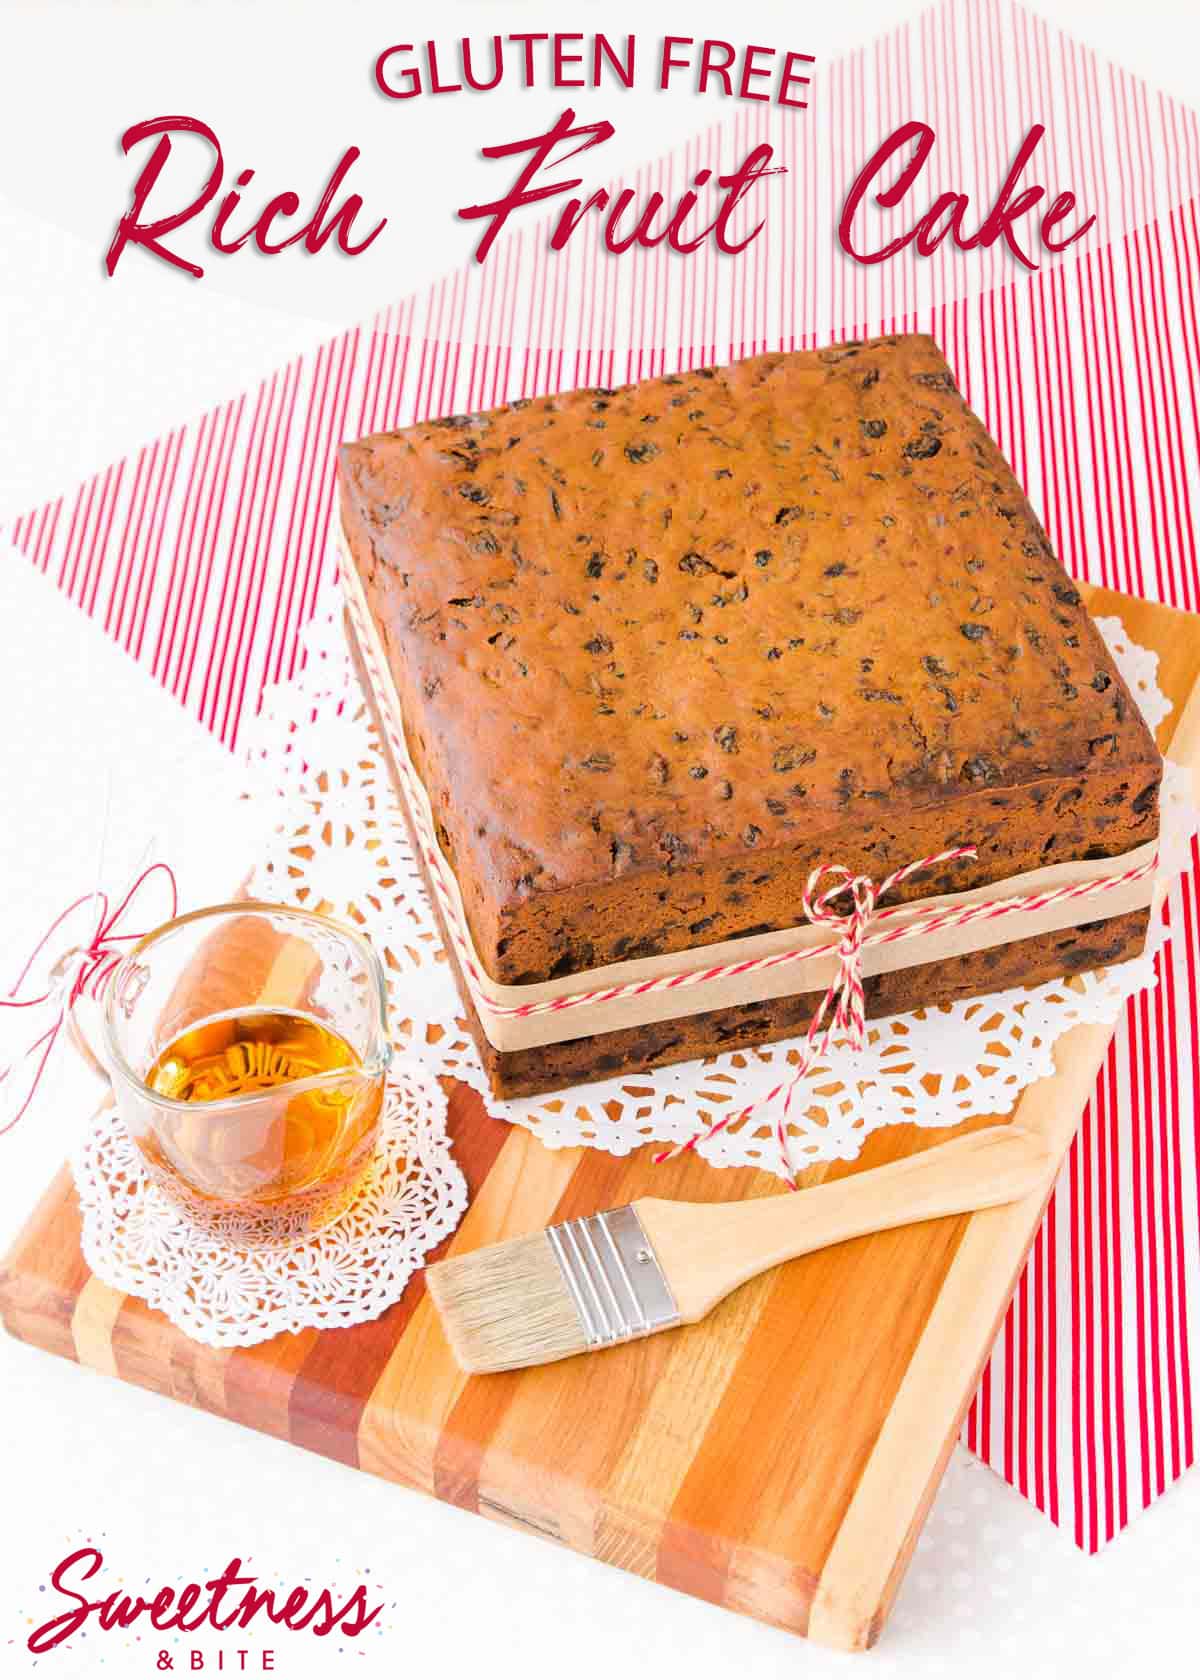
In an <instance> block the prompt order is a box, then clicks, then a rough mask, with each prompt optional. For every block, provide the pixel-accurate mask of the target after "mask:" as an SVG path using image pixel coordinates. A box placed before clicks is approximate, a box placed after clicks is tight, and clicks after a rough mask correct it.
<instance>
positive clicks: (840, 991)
mask: <svg viewBox="0 0 1200 1680" xmlns="http://www.w3.org/2000/svg"><path fill="white" fill-rule="evenodd" d="M976 856H978V853H977V852H976V850H975V847H974V846H956V847H954V848H953V850H951V851H947V852H937V853H935V854H934V855H933V856H932V857H927V858H918V859H917V860H916V862H915V863H908V864H905V866H904V867H903V868H902V869H895V870H893V871H892V873H891V874H890V875H885V876H884V878H883V880H882V881H879V882H878V883H877V882H875V881H873V880H872V879H871V877H870V876H869V875H854V874H852V873H851V871H850V870H849V869H845V868H843V867H842V865H841V864H828V863H824V864H819V865H818V866H817V868H816V869H814V870H813V872H812V874H811V875H810V876H809V877H808V881H807V882H806V884H805V888H804V893H803V896H802V898H801V903H802V905H803V908H804V914H805V916H806V917H807V918H808V920H809V921H810V922H811V923H813V924H814V925H815V926H818V927H828V928H832V929H838V930H839V931H840V933H841V938H840V939H839V940H838V943H837V947H836V951H835V955H836V958H837V969H836V972H835V973H834V976H833V979H832V980H831V981H830V982H829V986H828V988H827V989H826V992H825V995H824V997H823V998H822V999H821V1001H820V1003H819V1004H818V1005H817V1007H816V1009H815V1010H814V1012H813V1016H812V1019H811V1021H810V1022H809V1023H808V1031H807V1032H806V1033H805V1036H804V1044H803V1046H802V1048H801V1050H800V1053H799V1058H798V1060H797V1061H796V1062H795V1063H794V1065H793V1066H792V1068H791V1071H790V1073H789V1075H788V1077H787V1078H786V1079H782V1080H780V1082H779V1084H778V1085H776V1086H775V1087H774V1089H773V1090H770V1091H768V1092H767V1094H766V1096H765V1097H762V1098H760V1099H759V1100H758V1101H757V1102H752V1103H749V1104H747V1106H746V1107H745V1108H743V1109H740V1110H738V1111H736V1112H735V1113H733V1114H728V1115H726V1116H725V1117H724V1119H721V1120H718V1121H716V1122H715V1124H713V1125H711V1126H706V1127H705V1128H704V1129H703V1130H702V1131H699V1132H695V1133H694V1134H693V1135H692V1136H691V1137H690V1138H688V1140H687V1142H686V1143H679V1144H676V1145H675V1147H674V1148H673V1149H665V1150H663V1152H662V1153H661V1154H660V1155H656V1156H655V1157H654V1160H655V1163H656V1164H657V1163H659V1162H661V1161H671V1160H674V1158H675V1157H676V1156H677V1155H682V1154H683V1153H684V1152H685V1151H686V1150H689V1149H695V1147H696V1145H697V1144H698V1143H699V1142H700V1140H701V1139H702V1138H708V1137H715V1136H716V1134H717V1133H718V1132H723V1131H725V1130H726V1129H727V1128H729V1127H730V1126H738V1125H740V1124H741V1123H742V1121H743V1120H746V1119H748V1118H749V1116H750V1115H751V1114H753V1113H754V1111H755V1110H756V1109H758V1108H766V1107H768V1106H769V1105H770V1104H771V1103H774V1102H777V1101H778V1100H779V1099H780V1098H781V1097H782V1099H783V1102H782V1105H781V1108H780V1110H779V1113H778V1114H777V1116H776V1119H775V1141H776V1143H777V1144H778V1147H779V1156H780V1160H781V1162H782V1164H783V1172H784V1177H785V1179H786V1180H787V1184H788V1188H789V1189H791V1190H796V1189H798V1188H799V1186H798V1184H797V1182H796V1169H795V1165H794V1163H793V1160H792V1150H791V1142H790V1138H789V1133H788V1114H789V1111H790V1109H791V1106H792V1098H793V1097H794V1095H795V1092H796V1087H797V1085H798V1084H799V1083H800V1081H801V1080H802V1079H803V1078H804V1076H805V1074H806V1073H808V1072H809V1071H810V1069H811V1068H813V1067H814V1066H815V1065H816V1064H817V1063H819V1062H820V1061H822V1060H823V1059H824V1057H825V1056H826V1055H827V1054H828V1053H829V1045H830V1041H831V1040H832V1038H833V1035H834V1033H846V1034H847V1036H848V1039H849V1044H850V1048H851V1049H852V1050H854V1051H859V1050H861V1049H862V1047H863V1040H864V1037H865V1034H866V1010H865V998H864V994H863V983H862V953H863V946H864V944H865V943H867V937H868V934H869V933H870V931H871V928H872V924H873V923H874V921H875V919H876V906H877V905H878V903H879V900H880V899H881V898H883V897H885V896H886V894H888V893H889V892H891V891H892V889H893V888H894V887H898V886H899V885H900V883H901V881H906V880H907V879H908V877H909V876H910V875H916V874H918V873H920V872H921V871H922V870H925V869H932V868H933V867H934V866H935V865H936V864H939V863H951V862H954V861H956V860H957V859H959V858H973V857H976ZM826 877H828V878H829V879H830V880H831V881H832V883H833V884H832V885H831V886H826V887H825V888H824V890H823V891H818V888H819V887H820V886H821V882H822V880H824V879H825V878H826ZM845 894H849V896H850V909H849V910H838V909H836V908H835V907H834V900H835V899H839V898H841V897H843V896H844V895H845Z"/></svg>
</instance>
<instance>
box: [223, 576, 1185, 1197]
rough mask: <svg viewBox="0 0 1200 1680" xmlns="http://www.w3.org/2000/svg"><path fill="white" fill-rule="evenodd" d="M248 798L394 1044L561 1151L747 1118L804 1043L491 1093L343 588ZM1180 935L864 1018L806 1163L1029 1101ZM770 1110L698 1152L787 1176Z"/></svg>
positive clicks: (1155, 715) (272, 726) (1112, 630)
mask: <svg viewBox="0 0 1200 1680" xmlns="http://www.w3.org/2000/svg"><path fill="white" fill-rule="evenodd" d="M1098 622H1099V627H1100V630H1101V632H1102V634H1103V635H1104V636H1105V639H1106V640H1107V642H1108V643H1109V646H1110V647H1111V648H1112V651H1113V654H1114V658H1115V659H1116V662H1117V664H1118V666H1119V668H1120V670H1121V673H1122V675H1123V676H1124V677H1125V679H1126V681H1127V683H1128V684H1129V687H1130V689H1131V691H1132V693H1133V694H1134V696H1135V697H1136V699H1137V701H1138V703H1139V705H1140V706H1141V708H1142V711H1143V712H1144V713H1145V715H1146V717H1147V720H1148V722H1149V724H1150V726H1151V728H1152V729H1156V728H1157V727H1158V725H1159V723H1161V722H1162V720H1163V718H1165V717H1166V716H1167V715H1168V713H1169V712H1170V710H1171V703H1170V701H1169V700H1167V698H1166V697H1165V695H1164V694H1163V693H1162V691H1161V689H1160V688H1159V686H1158V682H1157V669H1158V655H1157V654H1155V653H1153V652H1152V651H1150V650H1148V649H1146V648H1142V647H1139V646H1138V645H1137V644H1136V643H1134V642H1132V641H1131V640H1130V639H1129V637H1128V636H1127V635H1126V633H1125V629H1124V626H1123V624H1122V623H1121V621H1120V619H1117V618H1106V619H1101V620H1099V621H1098ZM247 767H248V779H247V790H246V791H247V795H248V797H249V798H250V799H251V800H253V801H254V802H255V803H256V804H257V805H258V806H259V808H260V812H261V816H262V827H263V830H264V832H267V833H269V835H270V838H269V839H268V841H267V843H266V847H265V850H264V852H263V855H262V856H261V857H260V859H259V863H258V867H257V869H256V870H255V873H254V875H253V877H252V880H251V891H252V892H253V893H254V894H255V896H257V897H260V898H265V899H270V900H273V901H277V902H282V903H295V904H305V903H314V904H315V903H317V902H319V901H324V902H325V903H326V904H327V905H328V906H329V909H330V913H331V914H332V915H334V916H335V917H342V918H344V919H350V920H353V921H355V922H357V923H358V924H359V925H360V926H361V927H362V929H363V931H364V932H365V933H366V934H367V936H368V937H369V938H370V939H371V941H372V943H373V944H374V945H375V948H376V950H377V951H378V952H379V953H380V955H381V956H382V958H383V960H384V963H385V966H386V968H387V971H388V975H389V991H390V1002H391V1022H392V1035H393V1038H394V1040H395V1041H396V1042H397V1044H398V1045H400V1046H402V1047H403V1048H404V1049H405V1050H406V1051H407V1052H408V1053H409V1054H410V1055H413V1056H415V1057H418V1058H419V1059H420V1060H421V1061H422V1062H423V1063H424V1065H425V1066H426V1067H427V1068H428V1070H429V1072H430V1073H431V1074H452V1075H453V1076H454V1077H455V1078H457V1079H461V1080H463V1081H465V1082H466V1083H467V1084H470V1085H473V1086H474V1087H475V1088H476V1089H477V1090H478V1091H479V1092H480V1093H481V1094H482V1095H483V1096H484V1098H485V1100H486V1102H487V1105H488V1108H489V1110H490V1112H491V1113H492V1114H494V1115H496V1116H497V1117H498V1118H500V1119H503V1120H508V1121H513V1122H515V1123H517V1124H519V1125H522V1126H526V1127H528V1128H529V1130H531V1131H533V1132H534V1133H536V1135H537V1136H538V1137H539V1138H540V1139H541V1140H542V1142H543V1143H545V1144H548V1145H550V1146H551V1147H553V1148H560V1147H562V1148H566V1147H577V1146H578V1145H580V1144H587V1145H590V1146H591V1147H593V1148H598V1149H604V1150H607V1151H608V1152H609V1153H610V1154H614V1155H624V1154H628V1152H629V1151H630V1150H632V1149H636V1148H638V1147H640V1146H641V1145H642V1144H644V1143H648V1142H652V1141H654V1142H663V1143H678V1142H682V1141H684V1140H685V1139H687V1138H689V1137H691V1136H692V1134H693V1133H694V1132H695V1131H696V1129H697V1126H698V1124H700V1123H703V1122H706V1121H712V1120H716V1119H719V1118H720V1117H721V1116H722V1115H723V1114H725V1113H728V1112H729V1110H730V1108H731V1107H734V1106H737V1107H744V1106H746V1105H748V1104H749V1103H752V1102H754V1101H755V1100H756V1099H758V1098H761V1097H764V1096H765V1095H766V1093H767V1092H768V1091H769V1090H771V1089H772V1087H773V1086H775V1085H776V1084H778V1082H779V1078H780V1072H781V1069H782V1067H783V1064H784V1063H785V1062H794V1061H795V1060H796V1058H797V1053H798V1045H799V1040H798V1039H788V1040H782V1041H780V1042H779V1043H776V1044H770V1045H765V1046H763V1047H761V1048H760V1049H757V1050H743V1051H735V1052H731V1053H728V1054H725V1055H722V1056H716V1057H712V1058H709V1059H707V1060H705V1061H703V1062H698V1061H697V1062H685V1063H681V1064H678V1065H676V1066H674V1067H667V1068H660V1069H657V1070H655V1071H653V1072H649V1073H639V1074H636V1075H633V1076H629V1075H626V1076H623V1077H621V1078H616V1079H607V1080H598V1081H596V1082H594V1083H590V1084H587V1085H580V1086H576V1087H574V1088H572V1089H570V1090H566V1091H561V1092H557V1093H554V1094H551V1095H548V1096H539V1097H531V1098H527V1099H522V1100H519V1101H506V1102H502V1101H499V1100H498V1099H496V1098H495V1097H493V1096H491V1094H490V1092H489V1088H488V1084H487V1079H486V1076H485V1074H484V1071H483V1068H482V1065H481V1063H480V1061H479V1057H478V1055H477V1054H476V1051H475V1047H474V1044H473V1043H472V1041H471V1037H470V1034H469V1032H468V1030H467V1026H466V1022H465V1020H464V1019H463V1017H462V1016H461V1014H460V1009H461V1005H460V1002H459V998H458V993H457V990H456V988H455V984H454V979H453V976H452V974H451V972H450V969H449V965H448V963H447V959H446V954H445V952H444V950H443V948H442V942H441V939H440V937H439V934H438V931H437V925H436V922H435V919H434V915H433V911H432V909H431V906H430V904H429V901H428V898H427V895H426V893H425V889H424V886H423V884H422V881H421V878H420V873H419V870H418V868H417V865H416V863H415V861H414V859H413V856H412V851H411V848H410V846H409V843H408V840H407V836H406V833H405V829H404V823H403V818H402V816H401V813H400V809H399V806H398V803H397V795H396V793H395V791H394V790H393V788H392V786H391V782H390V779H389V776H388V773H387V768H386V765H385V763H384V759H383V756H382V752H381V749H380V744H379V741H378V739H377V737H376V734H375V730H374V728H373V726H372V723H371V719H370V714H369V712H368V710H367V707H366V704H365V702H364V700H363V697H362V694H361V692H360V690H359V687H358V682H357V679H356V677H355V675H354V671H353V667H352V665H351V662H350V655H349V651H348V648H347V645H346V640H345V634H344V631H343V626H342V604H341V597H340V595H339V594H338V592H337V591H336V589H334V590H331V591H330V592H329V594H328V595H327V596H326V597H325V599H324V600H323V602H322V604H321V608H320V610H319V611H318V613H317V615H316V617H315V618H314V620H313V622H312V624H311V625H310V626H309V628H308V631H307V632H306V636H305V664H304V666H303V669H302V670H301V672H300V674H299V675H298V676H297V677H296V678H295V679H294V680H293V681H291V682H290V683H287V684H283V685H280V686H278V687H275V688H272V689H269V690H268V691H267V693H266V695H265V696H264V701H263V708H262V711H261V713H260V715H259V717H258V718H257V720H256V721H255V724H254V726H253V727H252V729H251V731H250V735H249V747H248V757H247ZM1196 826H1197V813H1196V811H1195V808H1194V807H1193V805H1192V802H1191V796H1190V778H1189V776H1188V775H1187V774H1186V773H1185V772H1183V771H1181V770H1180V769H1179V767H1178V766H1175V765H1171V764H1168V765H1167V770H1166V775H1165V777H1164V782H1163V794H1162V825H1161V828H1162V833H1161V839H1160V851H1161V854H1162V859H1163V868H1164V870H1165V871H1166V872H1167V873H1169V874H1175V873H1177V872H1178V871H1179V870H1181V869H1183V868H1184V867H1186V866H1187V864H1188V861H1189V857H1190V839H1191V836H1192V834H1193V833H1194V832H1195V831H1196ZM1165 938H1166V931H1165V929H1164V928H1163V927H1162V926H1161V925H1160V926H1157V927H1155V928H1154V929H1153V930H1152V933H1151V938H1150V941H1149V944H1148V948H1147V951H1146V953H1145V954H1144V955H1142V956H1141V957H1138V958H1136V959H1135V960H1133V961H1131V962H1126V963H1122V964H1119V965H1118V966H1116V967H1114V968H1110V969H1108V970H1107V971H1104V972H1100V973H1091V974H1085V975H1082V976H1079V977H1077V978H1075V979H1072V980H1071V981H1070V982H1066V981H1059V982H1052V983H1048V984H1046V985H1041V986H1032V987H1021V988H1017V989H1014V990H1011V991H1006V992H998V993H994V994H992V995H990V996H988V997H986V998H980V999H967V1000H964V1001H960V1002H958V1003H953V1004H949V1005H946V1006H945V1007H943V1008H937V1009H928V1010H919V1011H916V1012H915V1013H911V1014H907V1015H898V1016H892V1017H889V1018H886V1019H882V1020H878V1021H873V1022H870V1023H868V1036H867V1042H866V1044H865V1046H864V1048H863V1050H862V1052H861V1053H860V1054H857V1055H856V1054H854V1053H852V1052H850V1051H849V1050H848V1048H846V1047H845V1046H842V1047H840V1048H837V1049H836V1050H835V1053H834V1054H831V1056H830V1057H829V1059H828V1062H827V1063H826V1064H825V1065H823V1066H821V1067H818V1068H813V1069H812V1070H811V1071H810V1072H809V1073H808V1074H807V1075H806V1076H805V1079H804V1082H803V1084H802V1086H800V1087H799V1088H798V1089H797V1091H796V1093H795V1096H794V1097H793V1100H792V1110H791V1112H792V1125H791V1136H792V1153H793V1156H794V1158H795V1161H796V1162H797V1164H798V1165H812V1164H813V1163H815V1162H819V1161H831V1160H852V1159H853V1158H854V1157H855V1156H856V1155H857V1154H858V1153H859V1151H860V1149H861V1148H862V1145H863V1140H864V1139H865V1138H866V1137H867V1136H868V1135H869V1134H870V1133H871V1132H873V1131H875V1130H876V1129H877V1128H878V1127H880V1126H885V1125H890V1124H895V1123H896V1122H898V1121H909V1122H912V1123H914V1124H916V1125H920V1126H948V1125H953V1124H955V1123H957V1122H959V1121H962V1120H965V1119H967V1118H969V1117H970V1116H972V1115H978V1114H1003V1113H1007V1112H1009V1110H1011V1108H1012V1107H1013V1105H1014V1104H1015V1102H1016V1100H1017V1098H1018V1097H1019V1096H1020V1094H1021V1092H1022V1091H1023V1090H1024V1089H1025V1087H1026V1086H1027V1085H1029V1084H1031V1083H1033V1081H1034V1080H1037V1079H1040V1078H1042V1077H1043V1076H1044V1075H1046V1074H1048V1073H1049V1072H1051V1071H1052V1067H1053V1062H1052V1050H1053V1046H1054V1042H1055V1040H1056V1039H1057V1038H1058V1037H1059V1036H1060V1034H1062V1033H1063V1032H1065V1031H1067V1029H1068V1028H1069V1027H1072V1026H1074V1025H1076V1024H1077V1023H1078V1022H1081V1021H1089V1022H1101V1021H1113V1020H1115V1019H1116V1018H1117V1016H1118V1014H1119V1013H1120V1011H1121V1008H1122V1007H1123V1005H1124V1002H1125V999H1126V998H1127V997H1129V996H1130V994H1131V993H1133V992H1135V991H1138V990H1140V989H1142V988H1143V987H1146V986H1152V985H1153V984H1154V983H1155V971H1154V956H1155V954H1156V952H1157V951H1158V949H1159V948H1160V946H1161V945H1162V943H1163V941H1164V940H1165ZM773 1125H774V1115H773V1114H772V1113H769V1112H767V1111H766V1110H765V1109H762V1110H760V1111H759V1112H758V1113H757V1114H755V1115H753V1116H751V1118H750V1119H749V1120H747V1121H746V1122H745V1123H744V1124H743V1125H742V1126H740V1127H738V1128H737V1129H734V1128H728V1129H726V1130H724V1131H721V1132H719V1133H717V1134H716V1135H715V1136H714V1137H712V1138H707V1139H704V1140H703V1141H702V1142H701V1143H700V1144H699V1145H698V1149H699V1152H700V1153H701V1154H702V1155H703V1156H704V1157H705V1158H706V1159H707V1160H709V1161H711V1162H712V1163H713V1164H714V1165H718V1166H747V1165H752V1166H758V1167H763V1168H766V1169H768V1170H770V1171H779V1170H780V1162H779V1158H778V1151H777V1148H776V1145H775V1142H774V1138H773Z"/></svg>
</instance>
